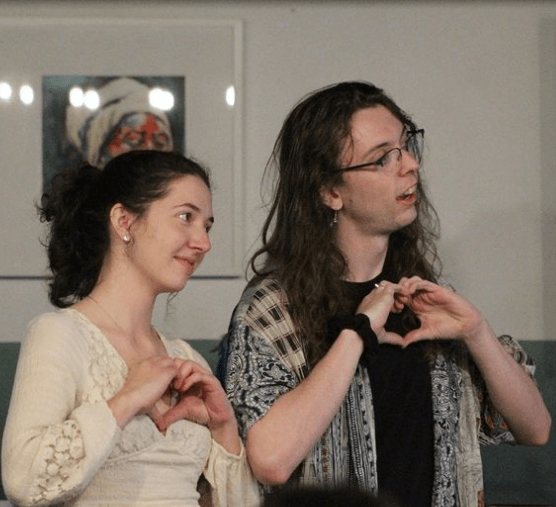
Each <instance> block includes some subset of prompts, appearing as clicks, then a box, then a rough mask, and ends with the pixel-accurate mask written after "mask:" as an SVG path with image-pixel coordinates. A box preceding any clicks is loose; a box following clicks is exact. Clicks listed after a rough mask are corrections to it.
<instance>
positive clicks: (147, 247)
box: [128, 175, 214, 294]
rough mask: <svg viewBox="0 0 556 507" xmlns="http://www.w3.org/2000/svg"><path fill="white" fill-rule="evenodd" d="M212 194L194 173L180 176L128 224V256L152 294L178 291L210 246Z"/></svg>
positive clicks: (212, 220)
mask: <svg viewBox="0 0 556 507" xmlns="http://www.w3.org/2000/svg"><path fill="white" fill-rule="evenodd" d="M213 222H214V218H213V214H212V196H211V193H210V190H209V189H208V188H207V186H206V184H205V183H204V182H203V181H202V180H201V179H200V178H199V177H197V176H193V175H186V176H182V177H180V178H178V179H176V180H174V181H172V182H171V183H170V185H169V191H168V193H167V194H166V195H165V196H164V197H162V198H161V199H158V200H157V201H154V202H153V203H151V204H150V206H149V208H148V210H147V211H146V212H145V214H144V215H143V216H141V218H139V219H138V220H137V221H136V222H134V224H133V225H132V228H131V234H132V236H133V243H131V244H130V245H129V247H128V254H129V259H130V260H131V262H132V264H133V267H134V268H135V269H136V270H137V271H138V274H139V276H141V277H143V278H144V279H145V281H146V282H147V283H148V284H150V285H151V287H152V289H153V290H154V293H155V294H160V293H162V292H177V291H179V290H181V289H183V287H184V286H185V284H186V283H187V281H188V280H189V278H190V277H191V275H192V274H193V273H194V271H195V270H196V269H197V267H198V266H199V265H200V264H201V261H202V260H203V258H204V256H205V254H206V253H207V252H208V251H209V250H210V248H211V243H210V239H209V231H210V229H211V227H212V224H213Z"/></svg>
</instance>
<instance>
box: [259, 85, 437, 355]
mask: <svg viewBox="0 0 556 507" xmlns="http://www.w3.org/2000/svg"><path fill="white" fill-rule="evenodd" d="M377 106H384V107H386V108H387V109H388V110H389V111H390V112H391V113H392V114H393V115H394V116H395V117H396V118H397V119H398V120H399V121H400V122H401V123H402V124H403V125H404V126H405V127H406V129H407V130H415V129H416V128H417V127H416V125H415V123H414V122H413V121H412V119H411V118H410V116H409V115H408V114H407V113H405V112H404V111H402V110H401V109H400V108H399V107H398V106H397V105H396V104H395V103H394V101H393V100H392V99H390V98H389V97H388V96H387V95H386V94H385V93H384V92H383V91H382V90H381V89H380V88H377V87H376V86H374V85H372V84H370V83H366V82H345V83H340V84H336V85H332V86H329V87H326V88H323V89H320V90H317V91H316V92H314V93H312V94H309V95H308V96H306V97H305V98H304V99H302V100H301V102H299V103H298V104H297V105H296V106H295V108H294V109H293V110H292V111H291V113H290V114H289V115H288V117H287V118H286V120H285V122H284V125H283V127H282V129H281V131H280V134H279V136H278V139H277V141H276V144H275V146H274V150H273V153H272V156H271V158H270V160H269V162H268V165H267V168H266V170H265V173H266V174H267V175H268V173H269V171H270V170H272V169H274V170H275V171H276V173H277V179H276V182H275V185H274V192H273V197H272V202H271V205H270V212H269V215H268V217H267V219H266V221H265V223H264V226H263V230H262V247H261V248H260V249H258V250H257V251H256V252H255V253H254V255H253V256H252V258H251V260H250V262H249V268H250V269H251V270H252V271H253V277H252V278H251V280H250V283H252V284H255V283H257V281H259V280H260V279H261V278H264V277H269V276H271V277H273V278H275V279H277V280H278V281H279V282H280V284H281V286H282V287H283V288H284V290H285V293H286V297H287V302H288V305H289V307H290V310H291V313H292V316H293V318H294V321H295V323H296V326H297V328H298V332H300V333H301V335H302V336H303V337H304V339H305V340H304V341H305V343H306V344H307V350H308V353H309V358H310V361H311V362H312V363H314V362H316V361H317V360H318V359H320V358H321V357H322V356H323V355H324V354H325V353H326V351H327V348H328V346H329V345H327V343H326V341H325V340H324V339H323V337H324V336H325V335H326V325H327V320H328V319H329V318H330V317H331V316H332V315H334V314H335V313H338V312H343V311H349V310H350V309H349V308H346V304H347V303H346V301H347V299H348V298H347V297H346V293H345V291H346V288H345V284H343V283H342V277H343V276H346V275H347V274H348V273H347V270H348V268H347V263H346V259H345V257H344V256H343V254H342V252H341V251H340V249H339V248H338V247H337V245H336V243H335V240H334V229H333V228H332V227H331V222H332V219H333V211H332V210H331V209H330V208H329V207H328V206H326V205H325V204H324V202H323V200H322V198H321V190H323V189H327V188H332V187H333V186H335V185H339V184H341V182H342V178H343V175H342V173H341V172H338V169H340V158H341V155H342V153H344V150H345V149H346V147H347V146H349V145H350V143H352V142H353V140H352V138H351V122H352V118H353V115H354V114H355V113H356V112H357V111H359V110H361V109H365V108H369V107H377ZM417 195H418V209H419V213H418V218H417V219H416V220H415V221H414V222H413V223H412V224H410V225H408V226H406V227H404V228H403V229H401V230H399V231H397V232H395V233H393V234H392V235H391V236H390V240H389V241H390V243H389V248H388V254H387V258H386V261H385V266H384V272H385V273H388V277H389V278H390V279H391V280H392V281H397V280H399V279H400V278H401V277H403V276H412V275H419V276H421V277H423V278H425V279H428V280H436V277H437V276H438V275H439V273H440V262H439V259H438V256H437V251H436V247H435V243H434V241H435V240H436V239H437V237H438V219H437V215H436V212H435V210H434V208H433V207H432V204H431V203H430V201H429V200H428V198H427V195H426V193H425V189H424V185H423V182H422V178H421V177H420V178H419V183H418V188H417Z"/></svg>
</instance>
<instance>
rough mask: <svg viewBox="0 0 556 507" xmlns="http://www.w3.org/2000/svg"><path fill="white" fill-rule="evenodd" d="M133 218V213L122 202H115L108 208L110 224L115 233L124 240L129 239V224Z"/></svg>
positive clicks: (127, 240)
mask: <svg viewBox="0 0 556 507" xmlns="http://www.w3.org/2000/svg"><path fill="white" fill-rule="evenodd" d="M134 220H135V214H134V213H132V212H131V211H129V210H128V209H127V208H126V207H125V206H124V205H123V204H121V203H117V204H114V206H112V209H111V210H110V224H111V225H112V229H113V231H114V232H115V233H116V235H117V236H118V237H119V238H120V239H121V240H122V241H123V242H124V243H129V242H130V241H131V232H130V228H131V224H132V223H133V222H134Z"/></svg>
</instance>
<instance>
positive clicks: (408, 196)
mask: <svg viewBox="0 0 556 507" xmlns="http://www.w3.org/2000/svg"><path fill="white" fill-rule="evenodd" d="M416 191H417V185H413V186H412V187H410V188H408V189H407V190H406V191H405V192H404V193H403V194H401V195H399V196H398V198H397V200H398V201H404V202H413V201H415V199H417V193H416Z"/></svg>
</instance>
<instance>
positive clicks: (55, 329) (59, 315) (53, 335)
mask: <svg viewBox="0 0 556 507" xmlns="http://www.w3.org/2000/svg"><path fill="white" fill-rule="evenodd" d="M89 327H90V324H88V323H87V321H86V319H85V318H84V317H83V318H81V314H80V313H79V312H78V311H76V310H72V309H69V308H66V309H64V310H57V311H53V312H47V313H43V314H42V315H39V316H38V317H35V318H34V319H33V320H32V321H31V322H30V323H29V326H28V328H27V340H26V341H28V342H30V343H36V342H41V341H43V340H48V343H49V345H50V346H55V345H56V344H59V345H60V346H67V345H68V343H76V342H79V341H80V340H85V338H86V334H87V333H86V331H87V329H88V328H89Z"/></svg>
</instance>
